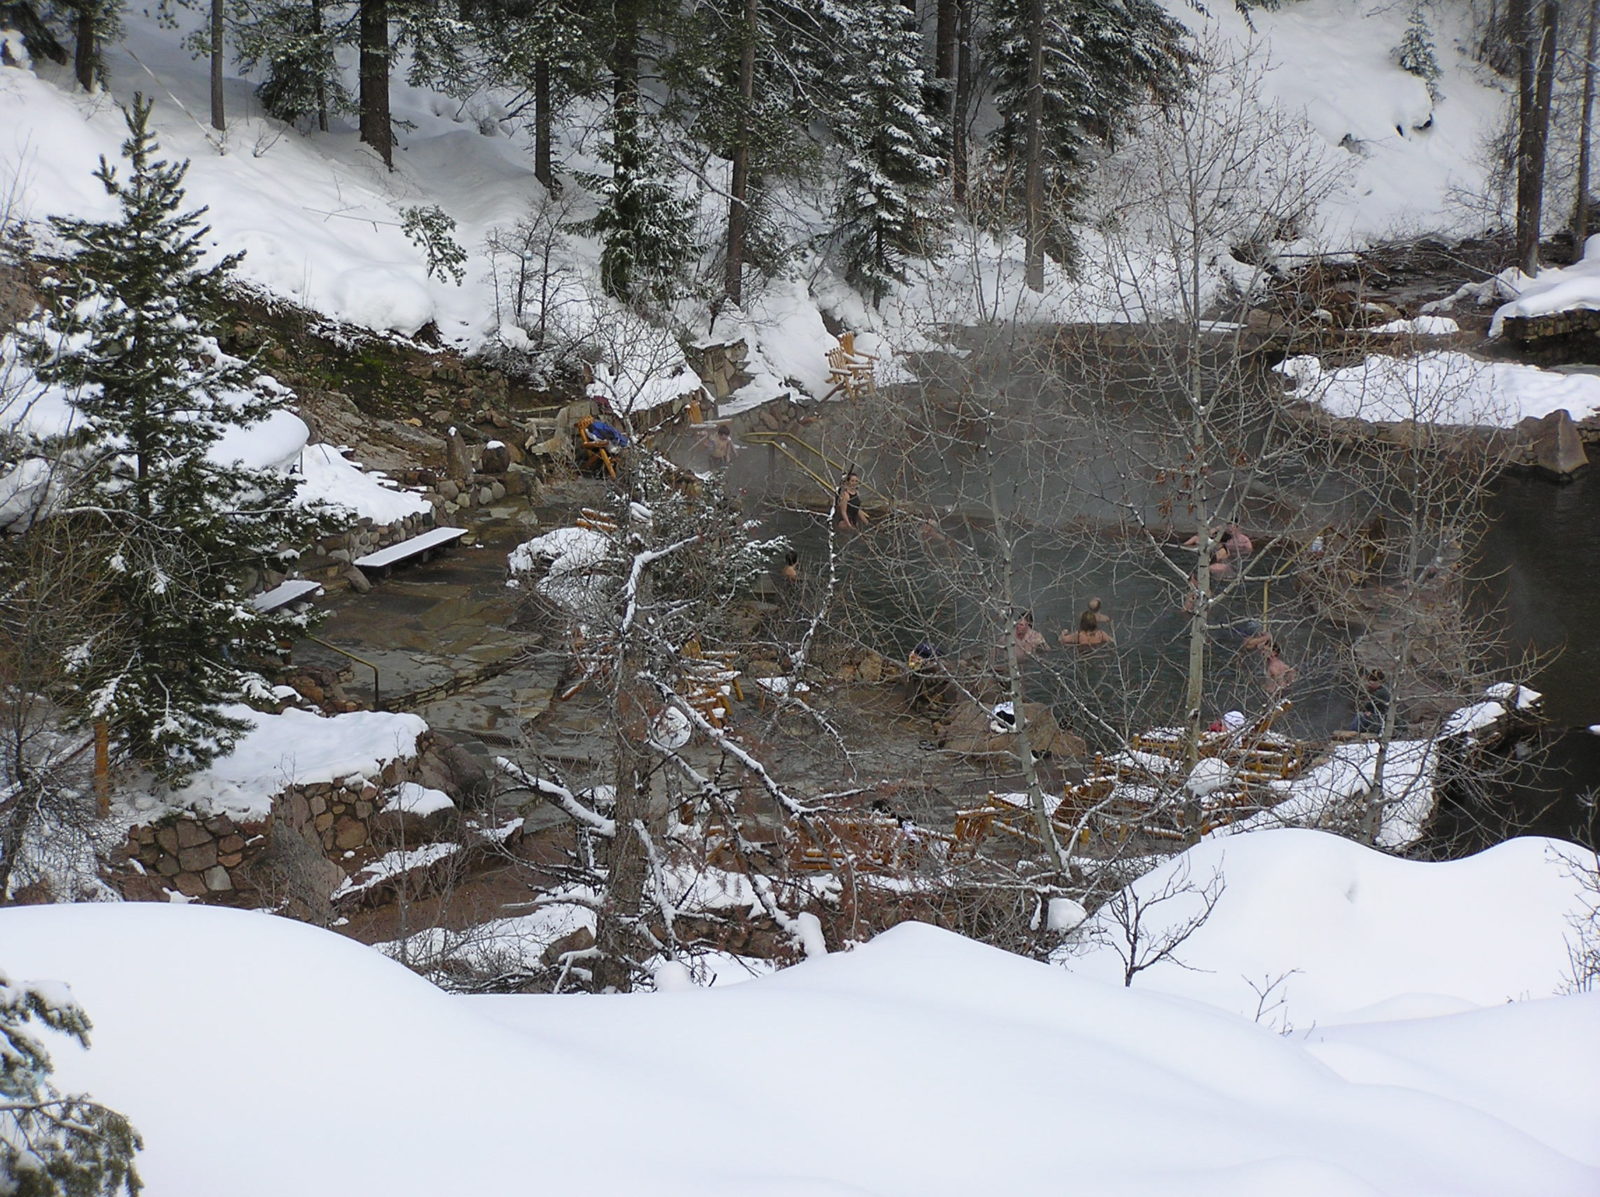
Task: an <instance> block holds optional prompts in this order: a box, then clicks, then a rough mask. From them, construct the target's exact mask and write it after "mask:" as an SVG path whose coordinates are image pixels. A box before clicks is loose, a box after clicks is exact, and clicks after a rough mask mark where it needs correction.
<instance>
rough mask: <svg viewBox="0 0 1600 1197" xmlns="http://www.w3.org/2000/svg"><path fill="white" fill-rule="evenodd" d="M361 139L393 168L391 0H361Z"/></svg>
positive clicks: (385, 163)
mask: <svg viewBox="0 0 1600 1197" xmlns="http://www.w3.org/2000/svg"><path fill="white" fill-rule="evenodd" d="M360 26H361V28H360V37H361V97H360V103H361V140H362V141H364V142H366V143H367V144H368V145H370V146H371V147H372V148H373V149H375V150H377V151H378V157H380V158H382V159H383V164H384V165H385V166H387V167H388V168H389V169H391V170H393V169H394V130H393V128H392V127H391V125H390V122H389V3H388V0H361V15H360Z"/></svg>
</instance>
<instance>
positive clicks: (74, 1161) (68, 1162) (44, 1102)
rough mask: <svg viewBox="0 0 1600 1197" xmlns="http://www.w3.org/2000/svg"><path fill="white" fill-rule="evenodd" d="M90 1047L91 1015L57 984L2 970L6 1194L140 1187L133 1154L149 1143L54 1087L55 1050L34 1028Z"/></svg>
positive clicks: (94, 1195) (90, 1196) (0, 1063)
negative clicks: (15, 977)
mask: <svg viewBox="0 0 1600 1197" xmlns="http://www.w3.org/2000/svg"><path fill="white" fill-rule="evenodd" d="M30 1024H36V1025H37V1026H38V1027H42V1028H45V1029H48V1030H51V1031H57V1032H59V1033H60V1034H63V1035H67V1036H69V1037H71V1038H73V1039H75V1040H77V1041H78V1042H79V1043H80V1044H82V1045H83V1046H84V1047H88V1046H89V1029H90V1028H89V1018H88V1016H87V1015H85V1014H84V1012H83V1010H82V1008H81V1007H79V1006H78V1004H77V1003H76V1002H74V1001H73V1000H72V999H71V998H70V997H67V996H65V995H63V994H62V993H61V991H60V986H56V985H48V986H47V985H40V984H38V983H37V982H34V983H29V982H25V981H13V980H12V979H11V978H10V977H8V976H7V975H6V974H5V972H4V970H0V1191H3V1192H5V1193H6V1194H8V1195H9V1197H113V1195H114V1194H116V1193H118V1192H126V1193H127V1194H128V1195H129V1197H132V1195H133V1194H135V1193H138V1192H139V1190H140V1189H141V1188H142V1187H143V1185H142V1184H141V1182H140V1180H139V1173H138V1172H137V1171H136V1170H135V1169H134V1166H133V1157H134V1153H135V1152H137V1151H138V1150H139V1149H140V1148H141V1147H143V1146H144V1144H143V1143H142V1142H141V1141H140V1139H139V1134H138V1132H137V1131H135V1130H134V1129H133V1127H132V1126H131V1125H130V1124H129V1122H128V1120H127V1119H126V1118H124V1117H123V1116H122V1115H121V1114H118V1113H117V1112H116V1111H115V1110H108V1109H106V1107H105V1106H102V1105H100V1104H98V1103H97V1102H94V1101H91V1100H90V1099H89V1098H88V1097H87V1096H85V1095H83V1094H81V1093H78V1094H69V1095H62V1094H61V1093H59V1092H57V1091H56V1088H55V1086H54V1085H52V1084H51V1083H50V1079H49V1078H50V1068H51V1064H50V1053H49V1052H47V1051H45V1048H44V1044H43V1042H41V1040H40V1039H39V1036H38V1035H37V1033H36V1031H35V1025H30Z"/></svg>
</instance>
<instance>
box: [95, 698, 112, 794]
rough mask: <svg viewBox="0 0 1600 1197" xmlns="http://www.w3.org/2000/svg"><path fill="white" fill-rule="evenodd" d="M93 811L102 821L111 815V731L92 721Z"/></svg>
mask: <svg viewBox="0 0 1600 1197" xmlns="http://www.w3.org/2000/svg"><path fill="white" fill-rule="evenodd" d="M94 809H95V814H97V815H99V816H100V817H101V818H102V819H103V818H105V817H106V816H107V815H109V814H110V813H111V729H110V727H108V726H107V725H106V721H105V720H104V719H96V720H95V721H94Z"/></svg>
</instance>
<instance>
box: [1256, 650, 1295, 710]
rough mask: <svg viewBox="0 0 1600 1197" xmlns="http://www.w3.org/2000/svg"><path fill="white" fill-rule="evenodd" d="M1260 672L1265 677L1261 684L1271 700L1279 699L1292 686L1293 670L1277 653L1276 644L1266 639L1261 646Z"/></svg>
mask: <svg viewBox="0 0 1600 1197" xmlns="http://www.w3.org/2000/svg"><path fill="white" fill-rule="evenodd" d="M1261 655H1262V657H1263V660H1262V666H1261V668H1262V672H1263V673H1264V674H1265V675H1266V676H1265V677H1264V679H1263V682H1262V684H1263V685H1264V686H1265V687H1266V690H1267V693H1268V694H1269V695H1270V696H1271V697H1273V698H1279V697H1281V696H1282V695H1283V692H1284V691H1285V690H1287V689H1288V688H1289V687H1290V686H1292V685H1294V679H1295V668H1294V666H1293V665H1291V664H1289V662H1287V661H1285V660H1284V659H1283V657H1282V655H1281V654H1280V653H1279V652H1278V642H1277V641H1276V640H1272V639H1268V640H1267V642H1266V643H1265V644H1264V645H1262V646H1261Z"/></svg>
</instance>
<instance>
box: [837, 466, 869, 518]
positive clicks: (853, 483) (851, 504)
mask: <svg viewBox="0 0 1600 1197" xmlns="http://www.w3.org/2000/svg"><path fill="white" fill-rule="evenodd" d="M833 518H834V519H835V520H836V521H837V522H838V525H839V527H841V528H865V527H866V526H867V513H866V512H865V511H863V510H862V509H861V476H860V475H859V474H857V473H855V472H854V471H853V470H852V471H851V472H850V473H848V474H846V475H845V476H844V478H843V479H842V480H841V481H840V483H839V490H838V492H837V493H836V494H835V495H834V497H833Z"/></svg>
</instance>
